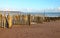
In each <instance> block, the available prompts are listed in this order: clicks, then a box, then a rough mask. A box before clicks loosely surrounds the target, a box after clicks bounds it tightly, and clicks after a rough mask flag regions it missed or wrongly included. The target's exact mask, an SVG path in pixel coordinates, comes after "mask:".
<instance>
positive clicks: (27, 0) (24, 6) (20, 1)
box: [0, 0, 60, 11]
mask: <svg viewBox="0 0 60 38" xmlns="http://www.w3.org/2000/svg"><path fill="white" fill-rule="evenodd" d="M54 8H59V9H60V0H0V10H19V11H39V10H41V9H54Z"/></svg>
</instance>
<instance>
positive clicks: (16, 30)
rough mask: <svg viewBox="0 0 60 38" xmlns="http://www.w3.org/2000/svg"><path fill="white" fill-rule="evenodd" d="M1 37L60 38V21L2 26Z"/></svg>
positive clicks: (0, 29)
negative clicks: (9, 26) (10, 26)
mask: <svg viewBox="0 0 60 38" xmlns="http://www.w3.org/2000/svg"><path fill="white" fill-rule="evenodd" d="M0 38H60V21H55V22H45V23H43V24H35V25H31V26H28V25H13V26H12V28H10V29H8V28H5V29H3V28H0Z"/></svg>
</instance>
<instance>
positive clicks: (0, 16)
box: [0, 14, 3, 27]
mask: <svg viewBox="0 0 60 38" xmlns="http://www.w3.org/2000/svg"><path fill="white" fill-rule="evenodd" d="M0 27H3V26H2V14H0Z"/></svg>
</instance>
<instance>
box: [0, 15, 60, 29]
mask: <svg viewBox="0 0 60 38" xmlns="http://www.w3.org/2000/svg"><path fill="white" fill-rule="evenodd" d="M56 20H60V17H45V16H41V15H31V14H26V15H24V14H15V15H12V16H11V15H10V14H8V15H6V14H4V15H2V14H0V27H3V28H6V27H7V28H11V27H12V25H29V26H30V25H31V24H38V23H43V22H50V21H56Z"/></svg>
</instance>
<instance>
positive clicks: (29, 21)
mask: <svg viewBox="0 0 60 38" xmlns="http://www.w3.org/2000/svg"><path fill="white" fill-rule="evenodd" d="M30 19H31V18H30V14H29V15H28V24H29V26H30V24H31V20H30Z"/></svg>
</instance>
